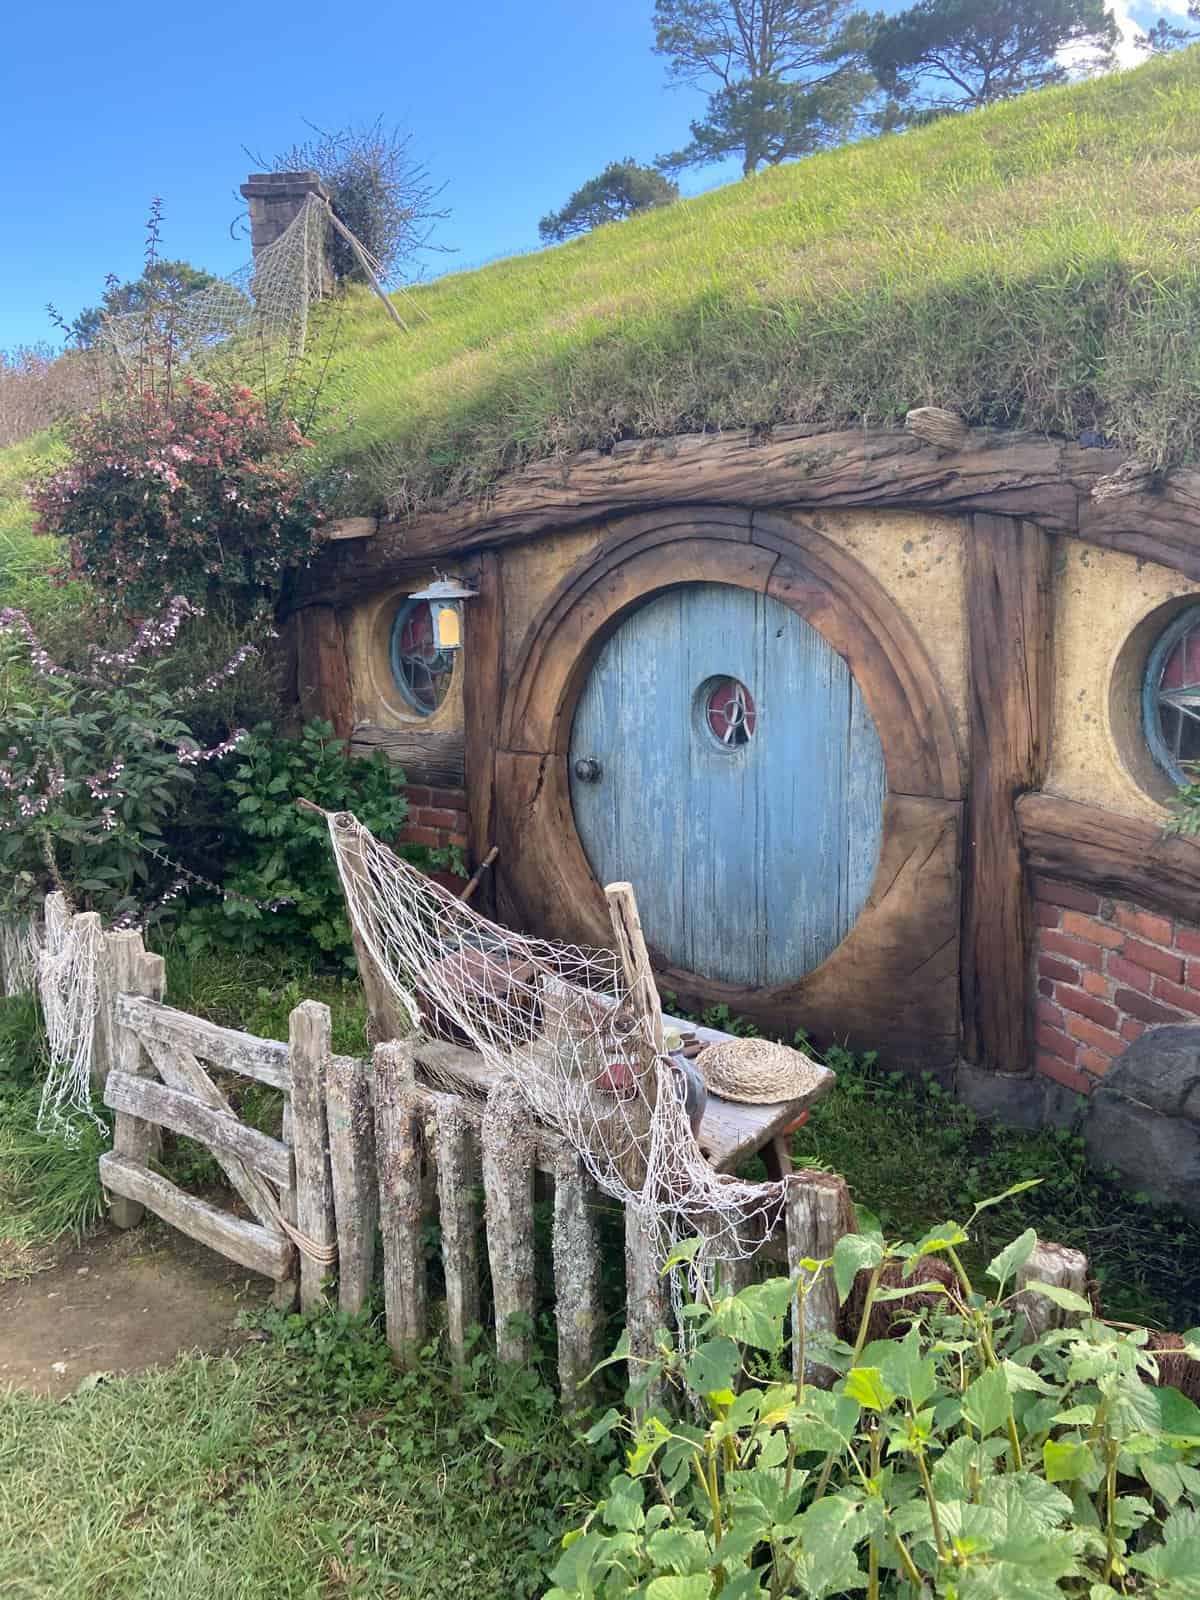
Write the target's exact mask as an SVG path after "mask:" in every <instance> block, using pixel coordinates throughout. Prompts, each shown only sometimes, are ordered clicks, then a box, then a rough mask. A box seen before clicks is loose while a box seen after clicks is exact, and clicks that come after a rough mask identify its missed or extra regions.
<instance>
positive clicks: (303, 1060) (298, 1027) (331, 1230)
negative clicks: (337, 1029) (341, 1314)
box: [288, 1000, 337, 1311]
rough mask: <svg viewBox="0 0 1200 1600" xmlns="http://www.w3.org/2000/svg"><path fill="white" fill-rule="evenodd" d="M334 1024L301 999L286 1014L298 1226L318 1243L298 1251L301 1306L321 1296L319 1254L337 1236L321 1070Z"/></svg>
mask: <svg viewBox="0 0 1200 1600" xmlns="http://www.w3.org/2000/svg"><path fill="white" fill-rule="evenodd" d="M332 1036H333V1024H332V1022H331V1020H330V1015H329V1007H328V1006H326V1005H322V1004H321V1002H320V1001H319V1000H302V1001H301V1002H300V1004H299V1005H298V1006H297V1007H296V1009H295V1010H294V1011H293V1012H292V1013H291V1015H290V1016H289V1017H288V1060H289V1064H290V1067H291V1074H292V1144H293V1149H294V1151H295V1158H296V1227H297V1229H298V1231H299V1232H300V1233H302V1234H303V1235H304V1236H305V1238H307V1239H309V1240H310V1241H311V1242H312V1244H313V1245H314V1246H315V1247H316V1253H315V1254H313V1253H310V1252H309V1251H308V1250H305V1249H303V1248H301V1251H300V1309H301V1310H302V1311H307V1310H308V1309H309V1308H310V1307H311V1306H314V1305H316V1304H318V1302H320V1301H321V1300H323V1298H324V1291H323V1289H322V1287H321V1285H322V1280H323V1279H324V1278H325V1276H326V1274H327V1273H328V1271H329V1265H330V1264H329V1263H327V1262H325V1261H323V1260H321V1259H320V1256H321V1254H322V1253H323V1252H327V1251H329V1250H330V1249H331V1248H332V1247H333V1246H334V1245H335V1244H336V1241H337V1230H336V1225H335V1222H334V1215H333V1185H332V1182H331V1181H330V1175H329V1155H328V1149H327V1143H328V1135H327V1131H326V1123H325V1076H326V1073H327V1071H328V1068H329V1058H330V1041H331V1039H332Z"/></svg>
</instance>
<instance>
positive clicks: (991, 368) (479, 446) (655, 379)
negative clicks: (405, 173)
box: [308, 48, 1200, 513]
mask: <svg viewBox="0 0 1200 1600" xmlns="http://www.w3.org/2000/svg"><path fill="white" fill-rule="evenodd" d="M1198 156H1200V48H1194V49H1192V50H1189V51H1186V52H1183V53H1181V54H1178V55H1176V56H1173V57H1170V58H1164V59H1159V60H1154V61H1151V62H1150V63H1148V64H1147V65H1145V66H1143V67H1141V68H1139V69H1137V70H1136V71H1132V72H1127V73H1122V74H1117V75H1113V76H1110V77H1106V78H1103V79H1099V80H1096V81H1094V82H1091V83H1087V84H1083V85H1079V86H1076V87H1072V88H1067V89H1056V90H1051V91H1047V92H1044V93H1041V94H1036V95H1029V96H1026V97H1024V98H1023V99H1020V100H1017V101H1014V102H1011V103H1009V104H1007V105H1003V106H1000V107H997V108H995V109H993V110H989V111H985V112H980V113H977V114H974V115H971V116H966V117H957V118H951V119H947V120H944V121H942V122H940V123H937V124H935V125H933V126H931V127H928V128H924V129H921V130H918V131H914V132H911V133H907V134H903V135H896V136H892V137H889V138H885V139H879V140H873V141H868V142H864V143H861V144H858V145H853V146H849V147H846V148H844V149H841V150H836V151H832V152H829V153H826V154H822V155H818V156H813V157H811V158H809V159H807V160H805V161H800V162H796V163H792V164H790V165H787V166H783V167H779V168H776V169H774V170H771V171H767V172H763V173H761V174H759V175H758V176H756V177H754V178H750V179H746V180H743V181H741V182H738V183H734V184H731V185H729V186H728V187H725V188H722V189H719V190H715V191H713V192H712V193H710V194H707V195H704V196H701V197H700V198H698V199H693V200H687V201H682V202H680V203H678V204H676V205H673V206H670V207H666V208H663V209H661V210H656V211H654V212H652V213H648V214H646V215H644V216H641V217H635V218H632V219H630V220H628V221H625V222H621V223H619V224H614V225H610V226H607V227H604V228H601V229H599V230H598V231H596V232H594V233H592V234H591V235H589V236H587V237H585V238H582V239H579V240H576V241H574V242H572V243H569V244H565V245H562V246H559V247H558V248H555V249H551V250H544V251H540V252H538V253H536V254H532V255H527V256H521V257H517V258H513V259H511V260H505V261H500V262H497V263H495V264H494V265H491V266H488V267H484V268H482V269H480V270H477V271H473V272H466V273H460V274H457V275H452V276H449V277H445V278H441V279H439V280H437V281H436V282H433V283H431V284H428V285H426V286H423V287H421V288H419V289H416V290H413V291H410V292H408V293H406V294H405V295H403V296H399V297H397V302H396V303H397V304H398V305H399V307H400V309H401V311H402V314H403V315H404V316H405V317H406V319H408V321H409V322H410V325H411V331H410V332H409V333H407V334H405V335H398V334H397V331H396V329H395V328H394V327H393V326H392V325H391V324H390V323H389V322H388V320H387V318H386V317H385V316H384V315H383V312H382V308H381V307H380V306H379V305H378V302H376V301H374V300H373V299H372V297H371V296H369V295H367V294H365V293H363V294H356V295H354V296H352V297H351V299H350V301H349V302H348V304H347V305H346V306H344V307H342V308H340V309H338V310H335V311H330V312H328V313H326V328H325V330H324V332H325V333H326V334H327V335H329V336H332V334H333V324H334V323H336V324H337V337H336V344H335V345H334V347H333V351H332V355H331V356H330V355H329V354H328V350H327V348H326V345H325V343H324V342H323V340H322V338H321V337H320V336H318V338H317V339H316V340H315V341H314V346H313V353H312V356H311V358H310V362H309V374H308V376H309V377H310V378H313V377H314V376H315V374H317V373H318V372H323V373H324V376H325V383H324V388H323V390H322V394H321V399H320V408H321V419H320V429H319V432H320V437H321V441H322V442H321V453H322V455H323V458H324V460H325V461H326V463H328V464H329V465H330V466H335V467H337V468H339V469H345V470H347V471H349V473H350V474H351V478H350V481H349V482H348V484H347V486H346V492H345V503H346V508H347V509H348V510H349V509H368V508H371V507H373V506H375V505H376V504H378V503H379V501H380V500H381V499H382V500H384V501H386V503H387V504H388V506H389V507H390V509H391V510H392V511H393V513H403V512H405V511H410V510H415V509H419V508H420V507H421V506H423V505H425V504H427V503H429V502H430V501H431V500H433V499H436V498H438V497H443V496H451V497H453V496H459V495H473V494H478V493H480V492H482V491H484V490H485V489H486V487H487V485H488V484H489V483H490V482H491V481H492V480H493V479H494V478H495V476H496V474H498V473H499V472H501V471H503V470H504V469H506V468H511V467H514V466H517V465H520V464H521V463H523V462H526V461H529V460H531V459H534V458H538V457H547V456H552V455H554V454H556V453H560V452H562V453H567V452H570V451H573V450H576V449H579V448H582V447H588V446H596V447H601V448H603V447H605V446H606V445H609V444H611V443H612V442H613V441H615V440H619V439H624V438H631V437H642V436H651V435H657V434H669V433H673V432H678V431H681V430H694V429H719V428H732V427H745V426H750V427H765V426H770V425H771V424H774V423H783V422H801V423H816V424H824V425H837V424H842V423H851V422H859V421H867V422H872V423H880V424H888V423H893V422H894V421H895V420H896V419H898V418H899V417H901V416H902V415H903V413H904V412H905V411H906V410H907V409H908V408H909V407H911V406H915V405H923V404H941V405H948V406H953V407H956V408H958V409H959V410H961V411H962V412H963V413H964V414H965V415H966V416H967V417H968V418H969V419H970V420H971V421H972V422H976V423H990V424H997V425H1005V426H1024V427H1029V428H1034V429H1041V430H1045V431H1048V432H1055V433H1063V434H1068V435H1070V434H1074V433H1076V432H1077V431H1079V430H1080V429H1082V428H1094V429H1098V430H1100V431H1102V432H1103V433H1105V434H1107V435H1108V436H1110V437H1111V438H1113V439H1114V440H1116V441H1118V442H1119V443H1120V444H1122V445H1123V446H1125V447H1127V448H1128V449H1129V450H1130V451H1131V452H1136V453H1137V454H1139V455H1141V456H1144V457H1145V458H1147V459H1148V460H1150V461H1152V462H1154V463H1155V464H1156V465H1163V464H1167V463H1175V462H1180V461H1184V460H1190V459H1194V458H1195V457H1196V455H1197V441H1198V439H1200V340H1198V339H1197V338H1196V332H1195V330H1196V328H1197V327H1198V326H1200V161H1198V160H1197V157H1198Z"/></svg>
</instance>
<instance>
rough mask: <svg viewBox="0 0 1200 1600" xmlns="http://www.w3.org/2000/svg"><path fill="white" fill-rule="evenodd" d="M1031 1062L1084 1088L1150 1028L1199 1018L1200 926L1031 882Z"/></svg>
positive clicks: (1049, 1074)
mask: <svg viewBox="0 0 1200 1600" xmlns="http://www.w3.org/2000/svg"><path fill="white" fill-rule="evenodd" d="M1033 888H1034V897H1035V898H1034V906H1035V910H1036V913H1037V923H1038V928H1037V999H1036V1006H1037V1018H1036V1040H1037V1068H1038V1071H1039V1072H1044V1073H1045V1074H1046V1076H1047V1077H1050V1078H1053V1079H1054V1080H1055V1081H1056V1082H1058V1083H1061V1084H1063V1085H1065V1087H1066V1088H1068V1089H1074V1090H1076V1091H1077V1092H1078V1093H1080V1094H1088V1093H1090V1092H1091V1090H1092V1089H1093V1088H1094V1086H1095V1084H1096V1081H1097V1079H1099V1078H1102V1077H1103V1076H1104V1074H1105V1073H1106V1072H1107V1071H1108V1069H1109V1067H1110V1066H1111V1064H1112V1062H1113V1060H1114V1058H1115V1057H1116V1056H1119V1055H1120V1053H1121V1051H1122V1050H1124V1049H1125V1047H1126V1045H1128V1044H1131V1043H1132V1042H1133V1040H1134V1039H1136V1038H1138V1037H1139V1036H1140V1035H1141V1034H1143V1033H1144V1032H1145V1031H1146V1029H1147V1028H1148V1027H1155V1026H1158V1025H1161V1024H1163V1023H1168V1022H1191V1023H1195V1022H1200V928H1196V927H1193V926H1191V925H1190V924H1188V923H1183V922H1173V921H1171V919H1170V918H1169V917H1161V916H1158V915H1156V914H1155V913H1153V912H1149V911H1143V910H1141V909H1140V908H1139V907H1138V906H1135V905H1132V904H1131V903H1130V902H1129V901H1127V900H1109V899H1105V898H1102V897H1101V896H1100V895H1098V894H1093V893H1092V892H1091V891H1090V890H1088V889H1077V888H1075V887H1074V886H1073V885H1071V884H1067V883H1056V882H1054V881H1053V880H1051V879H1049V878H1036V879H1035V880H1034V886H1033Z"/></svg>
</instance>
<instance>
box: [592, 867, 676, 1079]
mask: <svg viewBox="0 0 1200 1600" xmlns="http://www.w3.org/2000/svg"><path fill="white" fill-rule="evenodd" d="M604 894H605V898H606V899H607V900H608V914H609V917H610V918H611V919H612V927H613V934H614V936H615V938H616V947H617V954H618V955H619V956H620V958H621V966H622V968H623V969H624V972H625V982H626V984H627V985H628V988H629V994H630V998H631V999H632V1001H633V1004H634V1005H635V1006H636V1007H637V1009H638V1011H639V1012H640V1013H641V1014H642V1016H643V1017H644V1018H645V1019H646V1024H647V1027H648V1029H649V1032H650V1041H651V1043H652V1044H653V1046H654V1049H655V1052H656V1053H657V1054H658V1055H662V1052H663V1020H662V1003H661V1001H660V1000H659V998H658V986H657V984H656V983H655V981H654V972H653V970H652V968H651V966H650V954H649V952H648V951H647V949H646V940H645V938H644V936H643V934H642V919H641V917H640V916H639V914H638V907H637V897H636V896H635V894H634V892H633V885H632V884H631V883H610V884H609V885H608V886H607V887H606V888H605V891H604Z"/></svg>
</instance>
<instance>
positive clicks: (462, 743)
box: [350, 602, 499, 789]
mask: <svg viewBox="0 0 1200 1600" xmlns="http://www.w3.org/2000/svg"><path fill="white" fill-rule="evenodd" d="M472 603H473V602H472ZM470 662H471V654H470V653H468V655H467V657H466V664H467V669H468V670H467V680H468V681H469V680H470V676H471V668H470ZM498 704H499V700H498V699H493V700H492V701H490V702H489V703H488V708H487V709H485V711H484V714H483V718H482V722H483V725H484V726H485V727H487V728H489V729H490V728H491V726H492V723H493V722H494V718H495V710H496V706H497V705H498ZM465 747H466V735H465V734H464V733H463V731H462V729H461V728H445V729H433V728H382V727H377V726H376V725H375V724H374V723H372V722H360V723H358V724H356V726H355V728H354V732H353V733H352V734H351V735H350V753H351V755H355V756H370V755H374V754H375V752H376V751H377V750H382V751H383V753H384V755H385V756H387V758H388V760H389V761H394V762H396V764H397V766H399V767H402V768H403V770H404V777H405V780H406V782H408V783H423V784H428V785H429V786H430V787H431V788H434V789H461V788H462V786H463V782H464V776H465V771H466V756H465Z"/></svg>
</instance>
